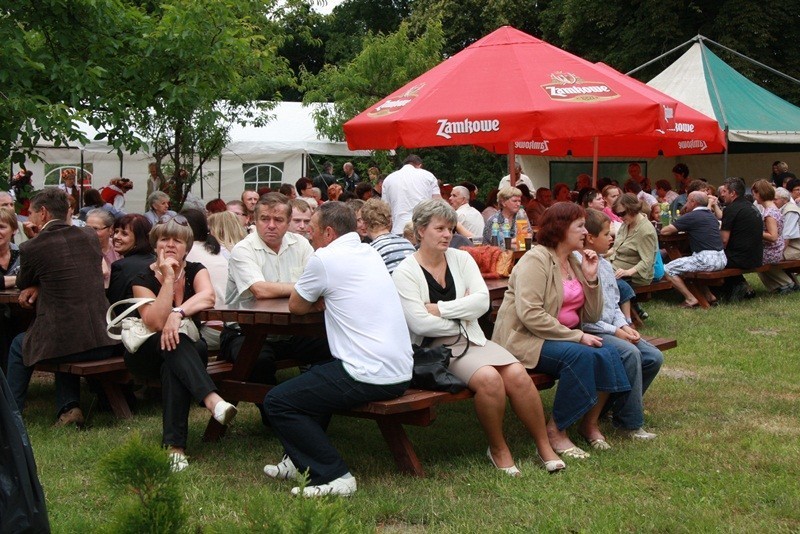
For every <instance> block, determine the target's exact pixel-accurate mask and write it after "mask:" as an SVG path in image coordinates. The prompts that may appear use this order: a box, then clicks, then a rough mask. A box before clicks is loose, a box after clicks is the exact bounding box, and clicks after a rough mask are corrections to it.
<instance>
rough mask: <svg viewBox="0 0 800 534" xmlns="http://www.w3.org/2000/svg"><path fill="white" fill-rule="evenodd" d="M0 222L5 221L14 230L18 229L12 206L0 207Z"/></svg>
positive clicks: (15, 214)
mask: <svg viewBox="0 0 800 534" xmlns="http://www.w3.org/2000/svg"><path fill="white" fill-rule="evenodd" d="M0 223H6V224H7V225H8V226H10V227H11V230H13V231H14V232H16V231H17V229H19V223H18V222H17V213H16V212H15V211H14V210H13V209H12V208H0Z"/></svg>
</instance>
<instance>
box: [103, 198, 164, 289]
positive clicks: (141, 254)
mask: <svg viewBox="0 0 800 534" xmlns="http://www.w3.org/2000/svg"><path fill="white" fill-rule="evenodd" d="M152 227H153V225H152V224H150V221H148V220H147V219H146V218H145V217H144V215H139V214H137V213H131V214H129V215H123V216H122V217H120V218H119V219H117V220H116V221H115V222H114V233H113V237H112V238H111V246H112V247H113V248H114V251H115V252H116V253H117V254H119V255H120V256H122V259H120V260H117V261H115V262H114V263H113V264H112V265H111V279H110V280H109V283H108V289H107V290H106V297H108V302H109V303H111V304H114V303H115V302H118V301H120V300H122V299H129V298H131V297H132V296H133V290H132V289H131V282H132V281H133V279H134V277H136V276H138V275H139V274H140V273H143V272H145V270H146V269H148V267H149V266H150V264H151V263H153V260H155V256H154V255H153V247H152V246H151V245H150V239H149V237H148V235H149V233H150V229H151V228H152Z"/></svg>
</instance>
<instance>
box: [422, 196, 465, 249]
mask: <svg viewBox="0 0 800 534" xmlns="http://www.w3.org/2000/svg"><path fill="white" fill-rule="evenodd" d="M436 217H438V218H440V219H444V220H445V221H447V222H448V223H449V224H450V226H451V227H453V228H455V226H456V223H457V222H458V215H456V210H454V209H453V207H452V206H450V204H448V203H447V202H445V201H444V200H442V199H440V198H431V199H428V200H423V201H422V202H420V203H419V204H417V207H416V208H414V213H413V214H412V215H411V222H412V223H414V237H415V238H416V239H417V241H419V231H420V229H422V228H425V227H426V226H428V225H429V224H430V223H431V221H432V220H433V219H434V218H436Z"/></svg>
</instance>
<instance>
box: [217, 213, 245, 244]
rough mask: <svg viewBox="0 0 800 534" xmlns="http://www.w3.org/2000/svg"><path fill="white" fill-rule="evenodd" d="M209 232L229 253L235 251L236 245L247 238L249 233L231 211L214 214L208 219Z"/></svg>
mask: <svg viewBox="0 0 800 534" xmlns="http://www.w3.org/2000/svg"><path fill="white" fill-rule="evenodd" d="M208 231H209V233H210V234H211V235H213V236H214V238H215V239H216V240H217V241H219V244H220V245H222V246H223V247H225V248H226V249H228V250H229V251H230V250H233V247H234V245H236V243H238V242H239V241H241V240H242V239H244V238H245V237H247V232H246V231H245V229H244V228H243V227H242V225H241V223H240V222H239V220H238V219H237V218H236V215H234V214H233V213H232V212H230V211H222V212H220V213H212V214H211V215H210V216H209V217H208Z"/></svg>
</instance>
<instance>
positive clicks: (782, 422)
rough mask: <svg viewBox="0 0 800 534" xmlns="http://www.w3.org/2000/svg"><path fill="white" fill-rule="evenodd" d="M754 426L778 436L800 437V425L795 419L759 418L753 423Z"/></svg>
mask: <svg viewBox="0 0 800 534" xmlns="http://www.w3.org/2000/svg"><path fill="white" fill-rule="evenodd" d="M753 425H754V426H755V427H756V428H760V429H761V430H763V431H765V432H769V433H770V434H774V435H776V436H800V424H798V422H797V419H795V418H793V417H783V416H767V417H759V418H757V419H755V420H754V421H753Z"/></svg>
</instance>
